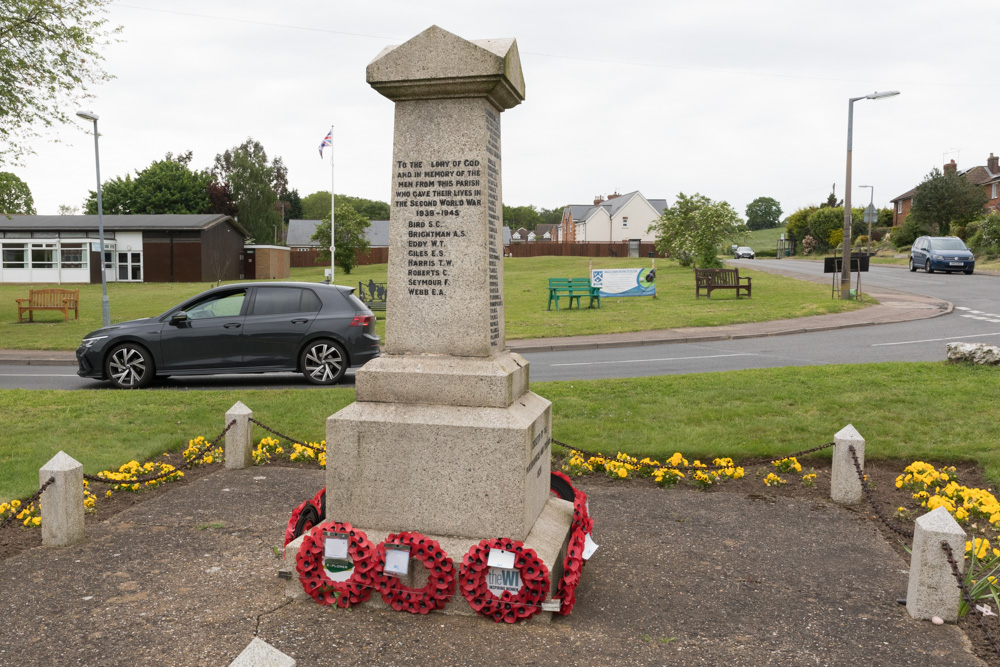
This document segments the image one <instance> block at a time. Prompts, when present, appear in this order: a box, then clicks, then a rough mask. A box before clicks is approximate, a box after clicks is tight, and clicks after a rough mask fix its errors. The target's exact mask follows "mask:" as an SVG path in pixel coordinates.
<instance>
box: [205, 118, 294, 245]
mask: <svg viewBox="0 0 1000 667" xmlns="http://www.w3.org/2000/svg"><path fill="white" fill-rule="evenodd" d="M212 175H213V176H214V177H215V178H216V179H217V180H218V181H219V182H220V183H224V184H225V185H226V186H227V187H228V188H229V190H230V192H231V193H232V197H233V201H234V202H235V203H236V207H237V209H238V211H239V212H238V216H237V220H238V221H239V223H240V224H241V225H243V227H245V228H246V229H247V231H249V232H250V235H251V236H252V237H253V238H254V239H255V240H256V241H258V242H263V241H266V240H268V239H270V238H272V237H273V236H274V231H275V229H276V228H277V227H278V225H280V224H282V221H281V214H279V213H278V210H277V209H276V208H275V204H276V203H277V201H278V195H279V194H280V193H281V192H284V191H285V190H286V189H287V186H288V171H287V169H285V167H284V164H283V163H282V161H281V158H275V159H274V160H273V161H270V162H269V161H268V159H267V152H266V151H265V150H264V147H263V146H262V145H261V143H260V142H259V141H256V140H254V139H252V138H250V139H247V140H246V141H244V142H243V143H242V144H240V145H239V146H236V147H234V148H232V149H229V150H227V151H225V152H224V153H220V154H218V155H216V156H215V166H214V167H213V168H212Z"/></svg>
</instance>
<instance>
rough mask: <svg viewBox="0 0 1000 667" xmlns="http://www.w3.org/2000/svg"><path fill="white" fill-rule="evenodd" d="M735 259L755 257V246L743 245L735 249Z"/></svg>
mask: <svg viewBox="0 0 1000 667" xmlns="http://www.w3.org/2000/svg"><path fill="white" fill-rule="evenodd" d="M733 259H753V248H748V247H746V246H745V245H741V246H740V247H739V248H737V249H736V250H734V251H733Z"/></svg>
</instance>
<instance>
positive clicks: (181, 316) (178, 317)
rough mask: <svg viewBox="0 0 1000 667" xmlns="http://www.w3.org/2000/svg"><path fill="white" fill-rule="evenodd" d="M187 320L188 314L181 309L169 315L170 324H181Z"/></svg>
mask: <svg viewBox="0 0 1000 667" xmlns="http://www.w3.org/2000/svg"><path fill="white" fill-rule="evenodd" d="M187 321H188V314H187V313H186V312H185V311H183V310H181V311H178V312H176V313H174V314H173V315H171V316H170V324H181V323H182V322H187Z"/></svg>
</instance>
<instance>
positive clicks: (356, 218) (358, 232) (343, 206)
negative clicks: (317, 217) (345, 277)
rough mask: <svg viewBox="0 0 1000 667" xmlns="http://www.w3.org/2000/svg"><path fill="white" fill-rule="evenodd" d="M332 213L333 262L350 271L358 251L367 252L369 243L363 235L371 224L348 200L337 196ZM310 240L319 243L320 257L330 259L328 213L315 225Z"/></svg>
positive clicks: (355, 263)
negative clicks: (334, 221)
mask: <svg viewBox="0 0 1000 667" xmlns="http://www.w3.org/2000/svg"><path fill="white" fill-rule="evenodd" d="M333 212H334V214H335V215H336V218H337V220H336V231H335V232H334V234H335V241H336V243H334V248H333V251H334V262H335V263H336V264H337V266H339V267H340V268H342V269H343V270H344V273H348V274H349V273H350V272H351V269H353V268H354V267H355V266H357V264H358V257H357V253H358V252H367V250H368V249H369V247H371V244H369V243H368V238H367V237H366V236H365V230H366V229H368V226H369V225H370V224H371V223H370V222H369V220H368V218H366V217H364V216H363V215H361V214H360V213H358V212H357V211H356V210H355V209H354V207H353V206H351V204H350V203H349V202H346V201H345V202H341V200H340V198H339V197H338V198H337V203H336V204H335V208H334V211H333ZM312 240H313V241H316V242H318V243H319V248H320V249H319V256H320V258H321V259H324V260H326V261H327V262H329V261H330V215H329V213H328V214H327V215H326V217H325V218H323V221H322V222H321V223H320V224H318V225H316V231H315V232H314V233H313V235H312Z"/></svg>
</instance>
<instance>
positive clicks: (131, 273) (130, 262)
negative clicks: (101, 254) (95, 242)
mask: <svg viewBox="0 0 1000 667" xmlns="http://www.w3.org/2000/svg"><path fill="white" fill-rule="evenodd" d="M105 249H107V246H105ZM105 255H107V253H105ZM118 280H124V281H133V282H141V281H142V253H141V252H120V253H118Z"/></svg>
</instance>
